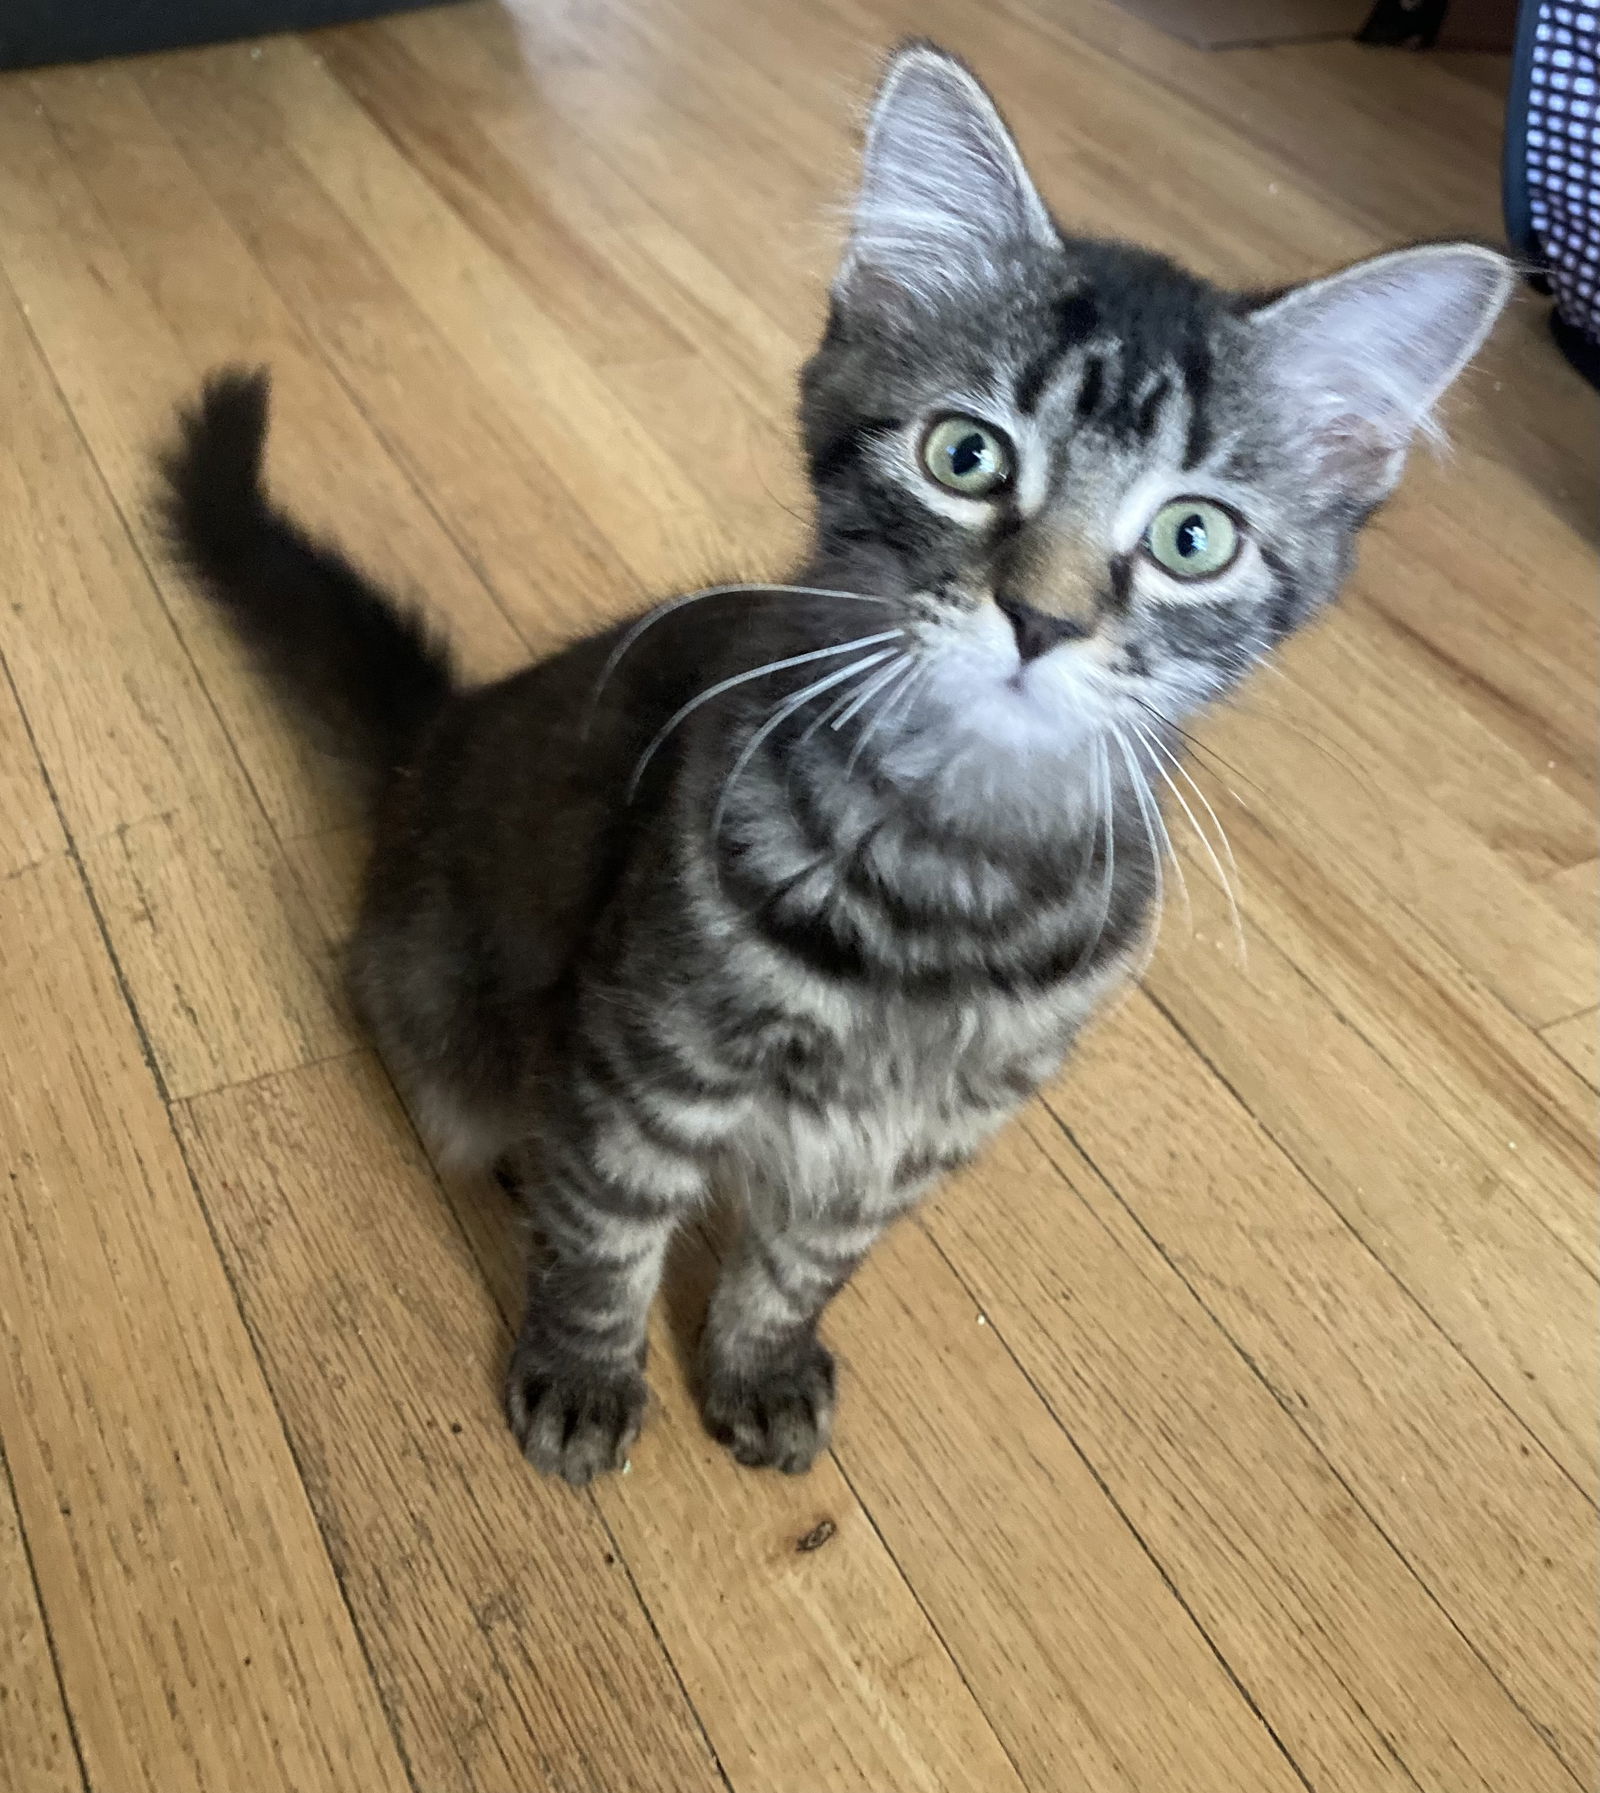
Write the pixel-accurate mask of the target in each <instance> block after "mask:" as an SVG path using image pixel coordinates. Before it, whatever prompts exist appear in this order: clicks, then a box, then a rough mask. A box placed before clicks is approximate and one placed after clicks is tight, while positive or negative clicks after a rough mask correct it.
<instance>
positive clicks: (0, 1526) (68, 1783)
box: [0, 1454, 84, 1793]
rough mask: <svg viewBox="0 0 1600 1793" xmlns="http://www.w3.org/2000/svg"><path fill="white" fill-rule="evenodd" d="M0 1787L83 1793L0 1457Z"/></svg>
mask: <svg viewBox="0 0 1600 1793" xmlns="http://www.w3.org/2000/svg"><path fill="white" fill-rule="evenodd" d="M0 1785H3V1786H7V1787H16V1788H18V1789H22V1790H25V1793H83V1786H84V1783H83V1773H82V1767H81V1764H80V1763H79V1761H78V1755H77V1749H76V1746H75V1743H74V1739H73V1735H72V1724H71V1720H70V1719H69V1718H68V1717H67V1709H66V1706H65V1705H64V1704H63V1701H62V1695H61V1683H60V1681H59V1680H58V1679H57V1676H56V1667H55V1659H54V1656H53V1654H52V1651H51V1647H50V1636H49V1633H48V1632H47V1631H46V1630H45V1623H44V1614H43V1613H42V1612H41V1611H40V1610H39V1602H38V1598H37V1596H36V1594H35V1592H34V1582H33V1565H32V1564H31V1563H30V1562H29V1561H28V1553H27V1548H26V1546H25V1545H24V1543H23V1540H22V1525H21V1522H20V1521H19V1519H18V1518H17V1508H16V1502H15V1500H14V1499H13V1496H12V1488H11V1479H10V1475H9V1473H8V1471H7V1468H6V1463H5V1458H4V1455H3V1454H0Z"/></svg>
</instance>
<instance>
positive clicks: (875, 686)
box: [829, 654, 915, 729]
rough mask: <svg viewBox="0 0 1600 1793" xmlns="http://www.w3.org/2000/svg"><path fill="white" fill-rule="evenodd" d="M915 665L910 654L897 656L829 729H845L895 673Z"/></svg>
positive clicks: (856, 696) (859, 693) (870, 681)
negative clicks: (851, 719)
mask: <svg viewBox="0 0 1600 1793" xmlns="http://www.w3.org/2000/svg"><path fill="white" fill-rule="evenodd" d="M914 664H915V662H914V661H913V659H912V657H911V655H910V654H896V655H895V658H894V664H893V665H892V666H888V667H885V668H884V670H883V671H882V672H880V673H879V674H878V676H877V677H876V678H875V679H869V680H868V681H867V683H866V685H865V687H864V688H863V689H862V690H860V691H858V692H857V693H856V695H855V696H854V697H853V698H852V699H851V700H850V702H849V704H848V706H847V707H846V708H845V709H844V710H843V711H841V712H840V714H838V715H837V716H833V717H831V718H830V719H829V727H830V728H833V729H841V728H843V727H844V725H845V724H846V723H847V722H848V721H849V720H850V718H851V717H852V716H855V715H858V714H859V713H860V712H861V711H862V710H863V709H865V708H866V706H867V705H868V704H869V703H871V701H872V700H873V698H874V697H876V696H877V695H878V693H879V692H880V691H881V690H882V689H883V687H884V686H885V685H887V684H888V682H889V679H890V676H891V675H892V674H893V673H896V672H901V671H905V670H907V669H909V668H910V667H911V666H913V665H914Z"/></svg>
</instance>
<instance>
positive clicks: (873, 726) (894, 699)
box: [844, 664, 931, 778]
mask: <svg viewBox="0 0 1600 1793" xmlns="http://www.w3.org/2000/svg"><path fill="white" fill-rule="evenodd" d="M930 670H931V666H930V665H929V664H924V665H922V666H917V665H912V666H911V667H910V668H909V670H908V671H907V672H906V673H905V675H904V677H903V678H902V680H901V682H900V683H899V684H898V685H892V686H891V687H890V688H889V691H888V693H887V695H886V696H885V697H884V700H883V702H882V703H881V704H879V705H878V713H877V714H876V715H875V716H874V717H873V718H872V720H871V721H870V722H869V723H868V724H867V725H866V727H865V728H864V729H862V731H861V733H860V734H859V735H857V737H856V744H855V746H854V747H852V748H851V749H850V757H849V758H848V759H847V760H846V761H845V763H844V775H845V777H846V778H848V777H849V776H850V775H851V773H852V772H854V771H855V769H856V761H857V760H859V759H860V758H861V755H862V753H863V751H864V750H865V748H866V745H867V743H868V741H870V740H871V739H872V737H873V736H874V735H875V734H876V733H877V732H878V730H879V729H880V728H881V727H882V726H883V724H884V723H885V722H886V721H887V720H888V719H889V716H890V714H891V713H895V712H897V711H898V709H899V708H900V707H901V706H902V705H904V706H906V707H909V698H910V695H911V693H912V692H914V691H915V690H916V688H917V685H918V684H919V682H920V681H921V679H922V677H923V676H924V675H925V674H926V673H928V672H929V671H930Z"/></svg>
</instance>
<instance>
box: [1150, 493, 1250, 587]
mask: <svg viewBox="0 0 1600 1793" xmlns="http://www.w3.org/2000/svg"><path fill="white" fill-rule="evenodd" d="M1144 545H1145V549H1146V551H1147V552H1148V554H1149V556H1150V558H1151V559H1152V560H1153V561H1154V562H1155V563H1156V565H1157V566H1159V567H1164V568H1165V569H1166V571H1167V572H1169V573H1171V574H1172V575H1173V576H1174V577H1175V578H1178V579H1210V578H1213V577H1214V576H1215V575H1216V574H1218V573H1220V572H1222V571H1223V570H1224V569H1225V568H1227V567H1230V566H1232V564H1233V559H1234V556H1235V555H1236V554H1237V553H1238V552H1239V526H1238V524H1237V523H1235V522H1234V520H1233V518H1232V517H1230V516H1229V515H1228V513H1227V512H1226V511H1225V510H1224V509H1223V508H1222V506H1221V505H1220V504H1208V503H1207V502H1206V500H1205V499H1204V498H1175V499H1173V501H1172V503H1171V504H1164V505H1162V507H1161V509H1160V510H1158V511H1157V512H1156V514H1155V516H1154V517H1153V518H1152V519H1151V523H1150V527H1149V528H1148V529H1147V530H1146V531H1145V532H1144Z"/></svg>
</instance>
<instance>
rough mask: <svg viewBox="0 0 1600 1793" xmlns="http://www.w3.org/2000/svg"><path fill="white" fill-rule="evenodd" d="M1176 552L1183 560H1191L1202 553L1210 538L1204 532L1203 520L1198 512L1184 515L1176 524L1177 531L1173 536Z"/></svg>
mask: <svg viewBox="0 0 1600 1793" xmlns="http://www.w3.org/2000/svg"><path fill="white" fill-rule="evenodd" d="M1173 539H1174V542H1175V543H1176V546H1177V549H1178V552H1179V553H1180V554H1181V555H1182V556H1183V558H1184V559H1185V560H1192V559H1193V558H1194V557H1195V555H1197V554H1204V553H1205V551H1206V548H1207V546H1208V545H1209V543H1210V540H1211V538H1210V537H1209V536H1208V535H1207V534H1206V526H1205V520H1204V519H1203V518H1202V517H1200V516H1199V515H1198V514H1196V515H1195V516H1192V517H1185V518H1184V519H1183V521H1182V522H1181V523H1180V524H1179V525H1178V533H1177V535H1176V536H1175V537H1174V538H1173Z"/></svg>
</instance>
